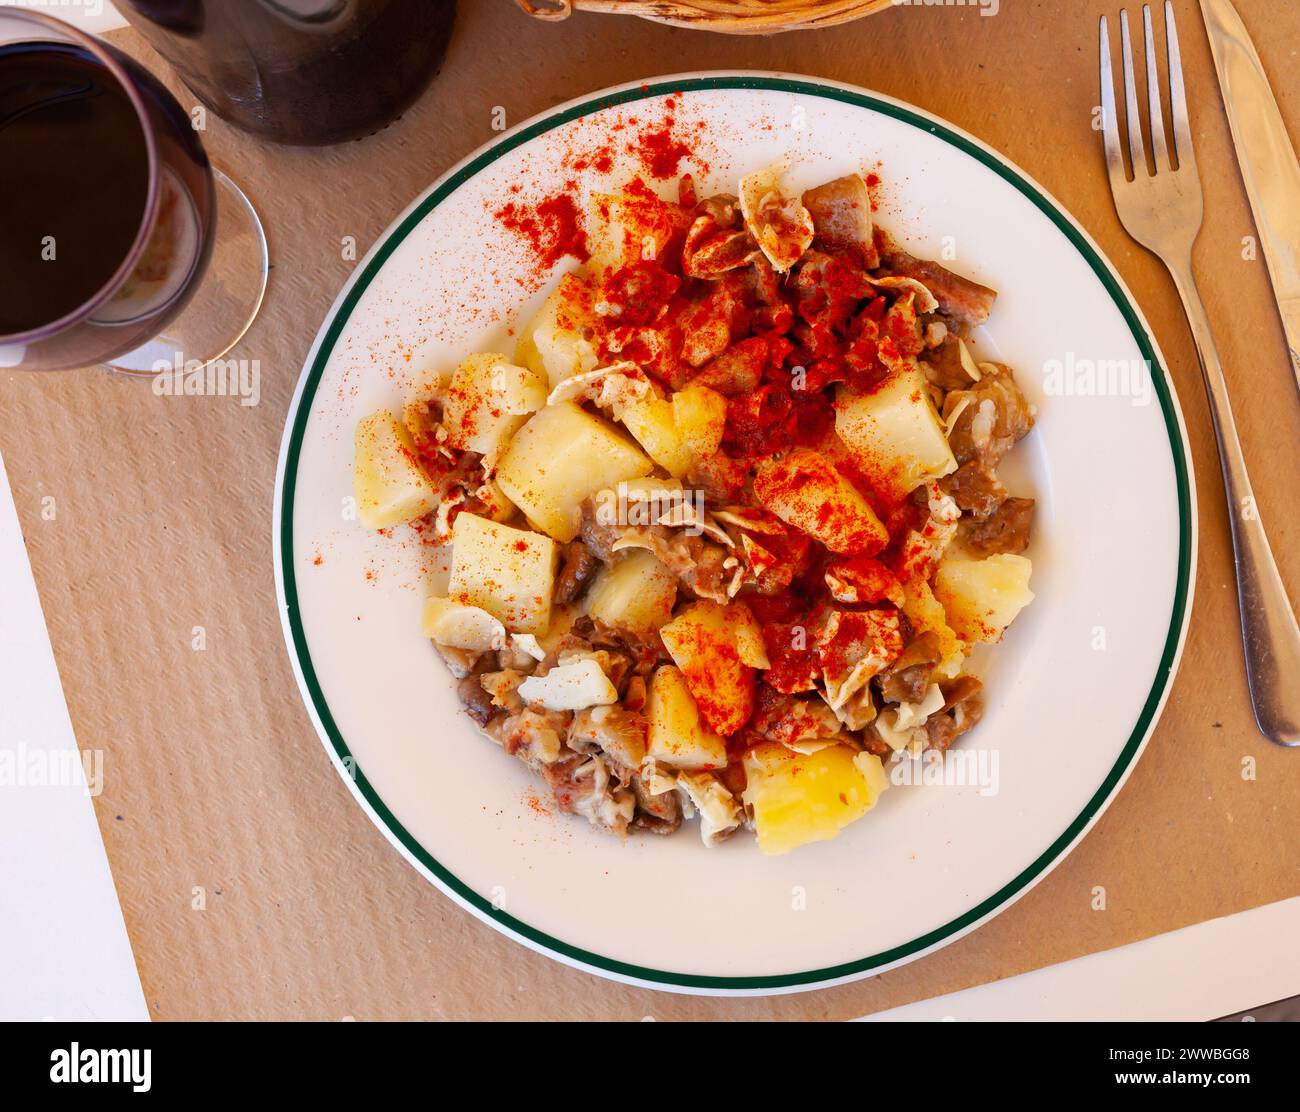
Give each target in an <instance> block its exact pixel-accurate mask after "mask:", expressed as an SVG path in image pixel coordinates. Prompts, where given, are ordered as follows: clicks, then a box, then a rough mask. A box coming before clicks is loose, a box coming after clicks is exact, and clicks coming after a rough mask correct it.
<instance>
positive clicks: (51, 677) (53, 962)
mask: <svg viewBox="0 0 1300 1112" xmlns="http://www.w3.org/2000/svg"><path fill="white" fill-rule="evenodd" d="M89 768H90V779H89V783H90V784H91V785H93V783H94V781H95V779H96V772H95V765H94V761H93V755H92V759H91V764H90V765H89ZM85 772H86V770H85V766H83V764H82V763H81V761H80V760H79V754H78V750H77V740H76V738H75V737H74V735H73V732H72V722H71V720H70V719H69V717H68V708H67V704H66V703H65V702H64V699H63V687H62V684H61V683H60V682H59V673H58V669H57V667H56V666H55V663H54V653H53V651H52V649H51V647H50V638H49V634H48V633H47V632H46V629H45V618H44V616H43V615H42V613H41V604H40V599H39V598H38V596H37V594H36V583H35V580H33V578H32V572H31V565H30V564H29V562H28V560H27V549H26V547H25V546H24V544H23V538H22V533H21V531H20V530H19V526H18V515H17V512H16V510H15V508H14V501H13V496H12V494H11V493H10V490H9V480H8V478H7V477H6V475H5V469H4V460H3V459H2V458H0V953H2V954H3V955H4V963H3V973H2V974H0V1020H21V1019H58V1020H86V1019H134V1020H146V1019H148V1018H149V1010H148V1008H147V1007H146V1006H145V1000H144V992H143V990H142V989H141V987H140V978H139V976H138V975H137V973H136V968H135V959H134V957H133V956H132V954H131V944H130V942H129V941H128V940H127V936H126V926H125V924H124V923H123V921H122V909H121V907H120V905H119V904H118V900H117V892H116V890H115V889H114V887H113V877H112V874H111V873H110V872H109V868H108V858H107V856H106V855H105V853H104V843H103V840H102V839H101V838H100V834H99V826H98V824H97V823H96V821H95V812H94V804H93V801H92V797H91V795H90V793H89V791H88V790H87V788H88V781H87V777H86V774H85ZM40 780H46V781H60V782H58V783H44V784H42V783H34V782H33V781H40Z"/></svg>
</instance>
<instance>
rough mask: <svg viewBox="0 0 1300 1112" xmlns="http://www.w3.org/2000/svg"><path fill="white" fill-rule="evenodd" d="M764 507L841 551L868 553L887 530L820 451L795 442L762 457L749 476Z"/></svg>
mask: <svg viewBox="0 0 1300 1112" xmlns="http://www.w3.org/2000/svg"><path fill="white" fill-rule="evenodd" d="M754 494H755V495H756V496H757V497H758V500H759V502H760V503H761V504H762V506H763V508H764V509H766V510H768V511H770V512H771V513H774V514H776V516H777V517H779V518H780V519H781V520H782V521H784V522H785V523H786V524H787V525H793V526H794V527H795V528H796V529H799V530H801V531H802V532H804V533H807V534H808V535H809V536H810V537H813V538H814V539H816V540H819V541H821V542H822V544H824V545H825V546H826V547H827V548H829V549H830V550H831V551H832V552H838V553H840V554H842V555H845V556H872V555H874V554H875V553H877V552H879V551H880V550H881V549H882V548H884V547H885V545H887V544H888V543H889V534H888V533H887V532H886V531H885V527H884V526H883V525H882V524H881V523H880V518H878V517H877V516H876V515H875V512H874V511H873V510H872V508H871V506H870V505H868V503H867V500H866V499H865V498H863V497H862V495H861V494H859V493H858V492H857V490H856V489H855V488H854V486H853V484H852V483H850V482H849V481H848V479H846V478H845V477H844V476H843V475H841V474H840V472H839V471H838V470H837V469H836V467H835V465H834V464H833V463H831V461H830V460H828V459H827V458H826V457H825V456H823V455H821V453H819V452H814V451H811V450H810V449H807V448H797V449H795V450H794V451H793V452H791V453H789V455H787V456H785V457H784V458H783V459H779V460H778V459H770V460H766V461H765V462H764V463H763V464H761V465H760V466H759V469H758V473H757V474H756V475H755V476H754Z"/></svg>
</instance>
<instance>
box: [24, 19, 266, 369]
mask: <svg viewBox="0 0 1300 1112" xmlns="http://www.w3.org/2000/svg"><path fill="white" fill-rule="evenodd" d="M217 194H218V179H217V176H216V174H215V172H214V170H213V168H212V167H211V165H210V164H209V162H208V158H207V155H206V154H205V153H204V151H203V147H202V145H201V143H200V142H199V138H198V134H197V133H196V132H195V130H194V128H193V127H192V125H191V122H190V117H189V116H188V115H187V114H186V113H185V111H184V110H182V108H181V107H180V105H179V104H177V103H176V100H175V99H174V98H173V97H172V95H171V94H170V93H169V92H168V91H167V89H166V88H165V87H164V86H163V85H162V84H161V83H160V82H159V81H158V80H157V79H156V78H154V77H153V75H152V74H150V73H149V72H148V71H147V70H145V69H144V68H143V67H142V66H140V65H139V64H138V63H136V62H135V61H133V60H132V59H131V58H128V57H127V56H126V55H124V54H122V53H121V52H119V51H117V50H115V49H113V48H112V47H111V46H109V45H108V44H106V43H103V42H100V41H98V40H96V39H93V38H91V37H90V36H88V35H85V34H82V33H81V32H80V31H77V30H76V29H74V28H72V27H69V26H68V25H66V24H64V23H61V22H60V21H58V20H55V19H52V18H51V17H49V16H46V15H43V14H41V13H38V12H33V11H30V10H27V9H14V8H0V367H19V368H24V369H57V368H64V367H77V366H85V365H88V364H93V363H108V364H110V365H114V366H118V367H120V368H123V369H131V370H139V371H145V372H147V371H149V370H150V369H151V366H150V363H149V362H145V361H142V360H140V359H136V360H134V361H132V359H131V358H130V356H131V354H132V353H138V352H139V351H140V350H141V349H142V348H145V347H147V345H148V344H149V342H150V341H154V340H155V338H157V337H159V335H160V334H162V333H164V331H165V330H166V329H167V328H168V326H169V325H171V324H173V323H175V322H176V321H177V320H178V317H179V316H180V315H181V314H182V313H183V311H184V310H185V308H186V305H187V303H189V302H191V301H192V299H193V298H194V297H195V295H196V291H199V290H200V289H201V279H202V278H203V277H204V274H205V268H206V267H207V265H208V264H209V261H210V259H211V257H212V253H213V250H214V244H215V241H216V217H217ZM240 197H241V199H242V195H240ZM244 203H245V204H246V203H247V202H246V201H245V202H244ZM223 215H224V209H223ZM238 215H239V214H238V213H237V212H236V216H238ZM232 223H234V224H237V221H234V222H232ZM232 230H236V229H235V228H232ZM259 231H260V229H259ZM244 254H245V255H246V254H247V251H246V249H245V251H244ZM245 263H246V269H248V270H249V271H250V273H252V272H254V271H257V270H258V269H259V268H260V281H261V282H262V284H264V281H265V259H264V257H263V258H261V259H246V260H245ZM250 280H251V281H252V282H253V283H254V284H256V282H257V280H258V278H257V276H256V275H254V277H253V278H252V279H247V278H245V279H241V280H240V282H237V283H235V285H236V286H240V285H247V284H248V282H249V281H250ZM217 294H218V300H225V301H229V302H232V304H228V305H225V306H224V307H222V311H223V312H225V313H226V314H227V319H226V320H225V321H224V322H221V329H222V330H224V331H226V332H229V331H230V330H231V328H235V327H237V329H238V331H239V333H240V334H242V332H243V330H244V329H245V328H246V327H247V324H248V320H250V319H251V315H248V314H246V316H245V318H243V319H240V313H239V311H238V309H237V307H236V306H235V305H234V304H233V301H235V300H239V299H246V296H247V291H242V290H241V291H240V292H239V294H238V296H237V297H234V298H232V295H231V290H230V289H220V290H218V291H217ZM260 296H261V295H260V288H259V290H258V293H257V302H258V303H260ZM244 308H245V310H246V309H247V306H245V307H244ZM232 310H233V311H232ZM253 311H254V312H255V311H256V305H254V306H253ZM205 315H206V314H205ZM209 331H211V329H210V328H209ZM200 332H202V329H200ZM191 334H194V333H191ZM181 335H184V333H183V331H182V333H181ZM210 343H211V340H210V338H208V337H206V336H205V337H204V338H203V340H202V344H205V345H206V344H210ZM228 346H229V344H226V347H228ZM224 350H225V349H224V348H223V349H222V350H221V351H212V350H184V349H183V348H182V347H181V346H180V341H179V340H177V339H176V338H173V339H171V340H169V341H166V342H163V343H161V344H159V345H156V350H154V351H152V352H151V353H150V354H151V356H161V357H165V356H166V355H168V354H170V353H171V352H173V351H174V352H175V353H176V354H177V355H178V356H179V357H180V359H181V360H182V361H183V362H188V361H190V360H198V361H200V362H202V361H205V360H207V359H210V358H212V357H214V356H216V355H220V354H224ZM159 361H160V360H159Z"/></svg>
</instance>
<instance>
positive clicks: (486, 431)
mask: <svg viewBox="0 0 1300 1112" xmlns="http://www.w3.org/2000/svg"><path fill="white" fill-rule="evenodd" d="M546 394H547V389H546V380H545V378H543V377H542V376H541V375H539V374H538V373H537V372H536V371H533V370H530V369H529V368H527V367H519V366H516V365H515V364H513V363H511V362H510V360H509V359H507V358H506V357H505V356H504V355H500V354H498V353H496V352H483V353H482V354H480V355H471V356H470V357H469V358H468V359H466V360H465V361H464V362H463V363H461V364H460V366H459V367H457V368H456V371H455V373H454V374H453V375H452V376H451V385H450V386H449V387H448V388H447V397H446V402H445V405H444V409H443V418H442V423H443V427H444V428H445V429H446V430H447V442H448V443H449V444H450V445H451V446H452V447H453V448H460V449H462V450H463V451H467V452H479V453H481V454H482V455H485V456H488V457H495V455H496V454H497V453H498V452H499V451H501V449H502V448H503V447H504V446H505V443H506V441H507V440H508V439H509V438H510V435H511V433H513V432H514V431H515V430H516V429H517V428H519V426H520V425H522V424H523V423H524V422H525V421H526V420H527V419H528V415H529V414H530V413H534V412H536V411H537V410H539V409H541V408H542V406H544V405H545V404H546Z"/></svg>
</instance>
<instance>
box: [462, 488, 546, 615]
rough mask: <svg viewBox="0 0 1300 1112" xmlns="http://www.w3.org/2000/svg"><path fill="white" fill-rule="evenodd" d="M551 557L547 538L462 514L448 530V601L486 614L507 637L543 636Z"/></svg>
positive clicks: (483, 518)
mask: <svg viewBox="0 0 1300 1112" xmlns="http://www.w3.org/2000/svg"><path fill="white" fill-rule="evenodd" d="M555 556H556V549H555V542H554V541H553V540H551V538H550V537H544V536H542V535H541V534H540V533H533V532H530V531H529V530H527V529H515V528H512V527H511V526H509V525H502V524H500V523H499V522H496V521H489V520H488V519H487V518H485V517H477V516H476V515H474V514H471V513H463V512H462V513H460V514H457V515H456V521H455V524H454V525H452V528H451V579H450V580H449V582H448V585H447V594H448V597H449V598H451V600H452V601H453V602H459V603H461V604H463V605H465V606H477V607H479V608H480V609H483V610H486V611H487V612H488V613H489V614H491V615H492V616H493V617H495V618H497V619H498V620H499V621H501V622H502V623H503V624H504V625H505V627H506V629H508V630H509V631H510V632H511V633H545V632H546V627H547V626H548V625H549V624H550V621H551V594H552V592H553V590H554V587H555Z"/></svg>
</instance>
